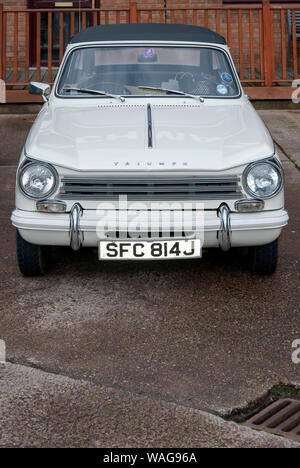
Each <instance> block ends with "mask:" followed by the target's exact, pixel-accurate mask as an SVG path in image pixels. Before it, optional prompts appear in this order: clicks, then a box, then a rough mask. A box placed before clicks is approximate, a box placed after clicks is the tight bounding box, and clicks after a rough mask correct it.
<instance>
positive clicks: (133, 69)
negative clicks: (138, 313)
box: [11, 24, 288, 276]
mask: <svg viewBox="0 0 300 468" xmlns="http://www.w3.org/2000/svg"><path fill="white" fill-rule="evenodd" d="M30 91H31V93H34V94H40V95H42V96H43V99H44V101H45V104H44V106H43V108H42V110H41V112H40V113H39V115H38V117H37V119H36V121H35V123H34V125H33V127H32V129H31V131H30V133H29V136H28V138H27V141H26V143H25V146H24V149H23V151H22V154H21V158H20V163H19V167H18V171H17V183H16V208H15V210H14V211H13V213H12V217H11V220H12V224H13V225H14V226H15V227H16V229H17V255H18V263H19V267H20V270H21V272H22V273H23V274H24V275H27V276H31V275H38V274H42V273H44V271H45V262H44V260H45V248H46V246H70V247H71V248H72V249H74V250H78V249H80V248H81V247H97V249H98V255H99V259H100V260H101V261H102V260H107V261H108V260H126V259H138V260H146V259H147V260H149V259H153V260H158V259H177V258H182V259H183V258H199V257H201V254H202V250H203V249H206V248H220V249H222V250H223V251H227V250H229V249H230V248H237V247H239V248H240V247H243V248H245V247H246V248H248V259H249V264H250V267H251V270H252V271H253V272H254V273H259V274H271V273H273V272H274V271H275V269H276V265H277V256H278V238H279V236H280V233H281V230H282V228H283V227H284V226H285V225H286V224H287V222H288V214H287V212H286V211H285V209H284V193H283V171H282V166H281V163H280V160H279V157H278V154H277V152H276V148H275V145H274V142H273V139H272V137H271V135H270V133H269V131H268V130H267V128H266V127H265V125H264V123H263V122H262V120H261V119H260V117H259V116H258V115H257V113H256V111H255V110H254V108H253V106H252V105H251V103H250V102H249V97H248V96H246V95H245V94H244V92H243V89H242V87H241V83H240V81H239V78H238V75H237V72H236V69H235V67H234V64H233V61H232V58H231V55H230V52H229V49H228V47H227V45H226V41H225V39H224V38H223V37H221V36H220V35H218V34H215V33H214V32H212V31H210V30H208V29H204V28H200V27H193V26H186V25H163V24H130V25H126V24H123V25H109V26H100V27H94V28H88V29H86V30H84V31H82V32H80V33H79V34H77V35H76V36H75V37H74V38H73V39H72V41H71V43H70V44H69V45H68V47H67V49H66V52H65V55H64V59H63V61H62V64H61V67H60V70H59V73H58V75H57V78H56V80H55V83H54V86H53V88H52V90H51V89H50V86H48V85H46V84H42V83H31V85H30Z"/></svg>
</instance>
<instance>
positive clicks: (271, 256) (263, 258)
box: [249, 239, 278, 275]
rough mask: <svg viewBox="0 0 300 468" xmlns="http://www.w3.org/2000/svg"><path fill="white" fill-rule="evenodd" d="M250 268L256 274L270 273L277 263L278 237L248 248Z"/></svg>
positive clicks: (273, 271) (274, 269) (273, 270)
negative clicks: (272, 240)
mask: <svg viewBox="0 0 300 468" xmlns="http://www.w3.org/2000/svg"><path fill="white" fill-rule="evenodd" d="M249 257H250V258H249V260H250V268H251V271H252V273H254V274H256V275H272V274H273V273H275V271H276V268H277V263H278V239H277V240H275V241H274V242H271V243H270V244H266V245H260V246H257V247H251V248H250V249H249Z"/></svg>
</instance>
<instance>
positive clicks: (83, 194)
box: [59, 177, 242, 200]
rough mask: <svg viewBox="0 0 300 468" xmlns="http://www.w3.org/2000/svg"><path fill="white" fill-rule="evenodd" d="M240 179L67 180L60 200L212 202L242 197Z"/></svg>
mask: <svg viewBox="0 0 300 468" xmlns="http://www.w3.org/2000/svg"><path fill="white" fill-rule="evenodd" d="M239 181H240V179H239V178H238V177H226V178H221V177H216V178H196V177H189V178H170V179H165V178H157V179H153V178H151V179H150V178H149V179H148V178H140V179H136V178H135V179H125V178H123V179H122V178H120V179H104V178H83V177H78V178H68V177H67V178H64V179H63V180H62V187H61V190H60V193H59V197H60V198H62V199H65V200H73V199H78V200H107V199H109V200H116V199H118V197H119V196H120V195H127V197H128V199H129V200H181V199H187V200H208V199H211V200H213V199H238V198H240V197H241V196H242V190H241V187H240V185H239Z"/></svg>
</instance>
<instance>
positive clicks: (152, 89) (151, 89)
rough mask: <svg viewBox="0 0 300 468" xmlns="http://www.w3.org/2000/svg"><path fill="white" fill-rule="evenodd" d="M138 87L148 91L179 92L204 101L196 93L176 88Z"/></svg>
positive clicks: (181, 94)
mask: <svg viewBox="0 0 300 468" xmlns="http://www.w3.org/2000/svg"><path fill="white" fill-rule="evenodd" d="M138 89H145V90H147V89H148V90H150V91H164V92H165V93H170V94H179V95H180V96H186V97H190V98H193V99H198V100H199V101H200V102H204V98H203V97H202V96H197V95H196V94H189V93H185V92H183V91H177V89H166V88H155V87H153V86H138Z"/></svg>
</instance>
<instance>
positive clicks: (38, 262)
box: [17, 231, 46, 276]
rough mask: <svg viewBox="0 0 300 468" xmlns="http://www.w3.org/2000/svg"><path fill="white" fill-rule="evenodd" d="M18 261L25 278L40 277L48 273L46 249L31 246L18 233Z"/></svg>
mask: <svg viewBox="0 0 300 468" xmlns="http://www.w3.org/2000/svg"><path fill="white" fill-rule="evenodd" d="M17 259H18V265H19V269H20V271H21V273H22V274H23V275H24V276H40V275H44V274H45V272H46V255H45V249H44V248H43V247H41V246H40V245H34V244H30V243H29V242H27V241H26V240H24V239H23V238H22V237H21V236H20V234H19V232H18V231H17Z"/></svg>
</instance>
